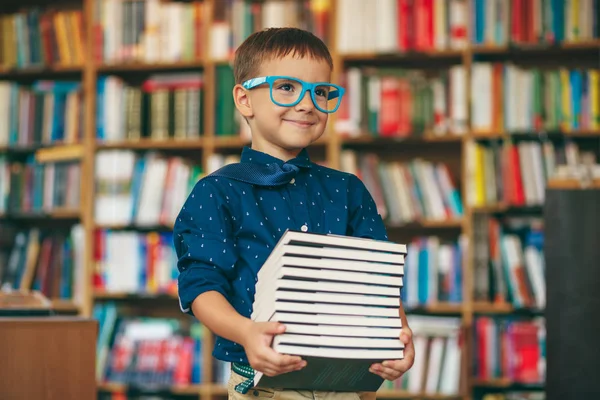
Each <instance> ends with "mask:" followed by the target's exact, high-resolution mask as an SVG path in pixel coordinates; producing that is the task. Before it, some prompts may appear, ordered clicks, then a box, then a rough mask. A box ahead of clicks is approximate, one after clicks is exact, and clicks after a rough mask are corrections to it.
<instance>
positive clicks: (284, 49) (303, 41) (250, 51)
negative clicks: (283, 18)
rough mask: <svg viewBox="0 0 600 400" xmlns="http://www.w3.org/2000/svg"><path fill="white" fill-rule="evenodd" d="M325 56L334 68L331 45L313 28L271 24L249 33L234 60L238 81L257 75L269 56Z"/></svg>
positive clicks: (235, 74)
mask: <svg viewBox="0 0 600 400" xmlns="http://www.w3.org/2000/svg"><path fill="white" fill-rule="evenodd" d="M290 53H292V54H294V55H296V56H300V57H306V56H309V57H312V58H315V59H317V60H324V61H326V62H327V63H328V64H329V67H330V68H331V69H333V60H332V59H331V54H330V53H329V49H328V48H327V45H325V43H323V41H322V40H321V39H320V38H318V37H317V36H315V35H314V34H312V33H311V32H308V31H305V30H302V29H298V28H268V29H265V30H262V31H258V32H255V33H253V34H252V35H250V36H248V38H247V39H246V40H245V41H244V42H243V43H242V44H241V45H240V46H239V47H238V49H237V50H236V52H235V59H234V61H233V75H234V77H235V82H236V83H242V82H244V81H245V80H247V79H250V78H253V77H254V75H256V74H257V73H258V69H259V68H260V65H261V64H262V63H263V62H264V61H265V60H270V59H272V58H281V57H285V56H287V55H288V54H290Z"/></svg>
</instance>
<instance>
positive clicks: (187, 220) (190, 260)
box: [173, 179, 304, 376]
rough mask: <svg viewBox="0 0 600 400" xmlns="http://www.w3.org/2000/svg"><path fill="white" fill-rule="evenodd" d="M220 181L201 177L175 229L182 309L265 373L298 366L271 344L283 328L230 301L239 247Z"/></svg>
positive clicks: (288, 369)
mask: <svg viewBox="0 0 600 400" xmlns="http://www.w3.org/2000/svg"><path fill="white" fill-rule="evenodd" d="M225 204H227V199H226V198H225V194H223V193H222V186H218V182H213V181H211V180H210V179H204V180H202V181H200V182H199V183H198V184H197V185H196V186H195V187H194V190H193V191H192V193H191V194H190V195H189V197H188V198H187V200H186V202H185V204H184V205H183V207H182V209H181V211H180V213H179V215H178V217H177V220H176V221H175V226H174V229H173V233H174V235H173V238H174V239H173V240H174V245H175V250H176V252H177V257H178V262H177V268H178V270H179V277H178V290H179V303H180V307H181V310H182V311H183V312H185V313H188V314H192V315H194V316H195V317H196V318H197V319H198V320H199V321H200V322H202V324H204V325H205V326H206V327H207V328H208V329H209V330H210V331H211V332H213V333H215V334H217V335H219V336H221V337H224V338H226V339H228V340H231V341H233V342H235V343H238V344H240V345H242V346H243V347H244V349H245V351H246V355H247V356H248V360H249V362H250V364H251V365H252V366H253V367H254V368H255V369H257V370H259V371H261V372H263V373H265V374H266V375H268V376H274V375H277V374H281V373H284V372H289V371H292V370H297V369H300V368H301V367H303V366H304V364H303V361H302V360H301V359H300V357H292V356H287V355H281V354H279V353H277V352H275V351H274V350H273V349H271V347H270V343H271V340H272V336H273V335H274V334H277V333H283V331H284V327H283V325H281V324H278V323H275V322H268V323H255V322H253V321H252V320H250V319H248V318H246V317H244V316H242V315H241V314H239V313H238V312H237V311H236V310H235V309H234V308H233V306H232V305H231V304H230V302H229V300H228V298H229V295H230V293H231V281H232V280H233V279H235V268H234V267H235V263H236V261H237V259H238V253H237V248H236V246H235V240H234V235H233V227H232V224H231V222H232V220H233V219H232V216H231V215H230V214H229V212H228V210H227V207H226V206H225Z"/></svg>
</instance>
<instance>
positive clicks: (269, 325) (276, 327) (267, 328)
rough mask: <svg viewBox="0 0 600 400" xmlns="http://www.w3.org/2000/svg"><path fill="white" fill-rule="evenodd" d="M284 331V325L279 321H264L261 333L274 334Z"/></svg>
mask: <svg viewBox="0 0 600 400" xmlns="http://www.w3.org/2000/svg"><path fill="white" fill-rule="evenodd" d="M283 332H285V325H283V324H282V323H279V322H265V323H264V324H263V333H269V334H271V335H276V334H278V333H283Z"/></svg>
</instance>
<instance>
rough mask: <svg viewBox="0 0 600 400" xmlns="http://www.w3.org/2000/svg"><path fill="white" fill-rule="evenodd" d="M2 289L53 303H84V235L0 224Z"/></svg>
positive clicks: (76, 230) (77, 230)
mask: <svg viewBox="0 0 600 400" xmlns="http://www.w3.org/2000/svg"><path fill="white" fill-rule="evenodd" d="M0 241H1V242H4V243H3V245H2V246H1V247H0V290H7V291H15V290H21V291H30V290H33V291H36V292H39V293H40V294H41V295H43V296H45V297H47V298H49V299H50V300H54V299H60V300H72V301H73V302H74V303H76V304H79V305H81V304H82V303H83V301H84V296H85V293H84V275H85V274H84V272H85V268H84V267H85V265H84V260H83V255H84V243H83V242H84V232H83V226H82V225H79V224H77V225H74V226H72V227H71V228H69V229H67V228H65V229H61V228H54V229H53V230H50V229H40V228H31V229H24V228H23V227H22V226H19V225H18V224H11V223H2V224H1V225H0Z"/></svg>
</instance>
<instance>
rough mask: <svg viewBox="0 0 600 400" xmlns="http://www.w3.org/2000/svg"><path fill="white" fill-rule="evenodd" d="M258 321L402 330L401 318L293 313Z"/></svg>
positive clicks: (279, 314) (276, 314)
mask: <svg viewBox="0 0 600 400" xmlns="http://www.w3.org/2000/svg"><path fill="white" fill-rule="evenodd" d="M257 321H278V322H281V323H283V324H285V323H287V322H291V323H312V324H327V325H350V326H361V327H366V326H371V327H379V328H402V320H401V319H400V317H396V318H386V317H363V316H355V315H331V314H304V313H292V312H275V313H274V314H273V315H272V316H271V317H270V318H269V319H265V320H257Z"/></svg>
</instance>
